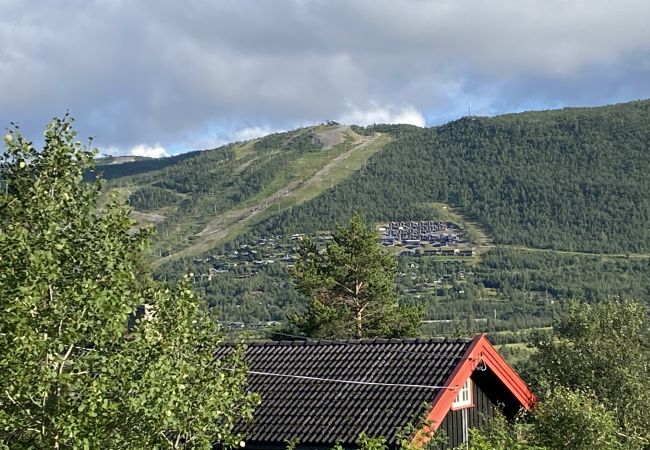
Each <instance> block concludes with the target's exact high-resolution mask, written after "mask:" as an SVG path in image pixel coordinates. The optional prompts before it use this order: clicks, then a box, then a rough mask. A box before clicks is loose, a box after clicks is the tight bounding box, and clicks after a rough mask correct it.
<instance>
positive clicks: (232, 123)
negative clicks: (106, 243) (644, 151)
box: [0, 0, 650, 157]
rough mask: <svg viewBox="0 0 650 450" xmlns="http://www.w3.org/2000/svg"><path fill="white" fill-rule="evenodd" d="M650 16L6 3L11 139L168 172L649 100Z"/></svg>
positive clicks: (318, 0) (303, 5) (533, 9)
mask: <svg viewBox="0 0 650 450" xmlns="http://www.w3.org/2000/svg"><path fill="white" fill-rule="evenodd" d="M649 23H650V1H648V0H616V1H611V0H567V1H565V0H490V1H486V0H183V1H178V0H173V1H172V0H137V1H133V0H0V124H2V126H3V128H4V127H7V126H9V123H10V122H12V121H13V122H18V123H19V124H20V126H21V130H22V132H23V134H24V135H26V136H27V137H29V138H30V139H33V140H34V141H35V142H38V141H39V139H41V140H42V131H43V130H44V128H45V125H46V124H47V122H48V121H49V120H50V119H51V118H52V117H54V116H61V115H63V114H65V112H66V111H70V113H71V114H72V115H73V116H74V117H75V118H76V122H75V126H76V128H77V130H78V132H79V135H80V136H92V137H93V138H94V145H96V146H97V147H98V148H99V150H100V151H101V152H102V153H104V154H113V155H144V156H153V157H159V156H165V155H172V154H178V153H182V152H186V151H189V150H198V149H207V148H214V147H216V146H219V145H222V144H224V143H227V142H232V141H240V140H246V139H252V138H255V137H258V136H261V135H264V134H268V133H270V132H275V131H281V130H289V129H293V128H296V127H300V126H306V125H311V124H316V123H321V122H324V121H327V120H336V121H339V122H342V123H356V124H360V125H367V124H372V123H410V124H414V125H418V126H434V125H439V124H443V123H446V122H448V121H451V120H455V119H457V118H459V117H462V116H464V115H467V114H468V112H469V111H470V108H471V113H472V114H473V115H485V116H493V115H497V114H503V113H508V112H518V111H525V110H539V109H551V108H561V107H565V106H594V105H603V104H610V103H618V102H624V101H629V100H636V99H643V98H649V97H650V25H649Z"/></svg>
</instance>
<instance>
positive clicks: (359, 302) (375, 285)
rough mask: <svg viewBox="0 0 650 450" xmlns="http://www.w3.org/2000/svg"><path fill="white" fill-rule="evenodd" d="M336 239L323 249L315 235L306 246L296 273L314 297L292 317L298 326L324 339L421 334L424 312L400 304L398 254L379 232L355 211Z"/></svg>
mask: <svg viewBox="0 0 650 450" xmlns="http://www.w3.org/2000/svg"><path fill="white" fill-rule="evenodd" d="M333 237H334V239H333V241H332V243H331V244H329V245H328V246H327V249H326V250H325V251H323V252H321V251H319V249H318V248H317V247H316V245H315V244H314V243H313V242H312V241H311V240H309V239H306V240H304V241H303V243H302V244H301V248H300V255H299V256H300V260H299V262H298V263H297V264H296V268H295V270H294V276H295V279H296V287H297V289H298V290H299V291H300V292H301V293H303V294H304V295H306V296H308V298H309V299H310V301H309V305H308V307H307V311H306V312H305V313H304V314H300V315H295V316H293V317H291V318H290V322H291V323H292V324H293V326H294V327H295V329H296V330H297V331H299V332H301V333H303V334H306V335H307V336H310V337H318V338H355V339H362V338H372V337H402V336H413V335H415V334H416V333H417V330H418V327H419V323H420V316H421V312H420V310H419V309H418V308H413V307H405V306H400V305H399V302H398V300H397V295H396V294H395V276H396V263H395V258H394V257H393V256H392V255H390V254H389V253H387V252H385V251H384V250H383V249H382V248H381V246H380V244H379V241H378V237H377V233H376V232H375V231H374V230H373V229H372V228H369V227H368V226H366V224H365V223H364V222H363V220H362V219H361V217H360V216H358V215H355V216H354V217H353V218H352V220H351V221H350V223H349V225H348V226H347V227H343V226H337V228H336V232H335V233H334V236H333Z"/></svg>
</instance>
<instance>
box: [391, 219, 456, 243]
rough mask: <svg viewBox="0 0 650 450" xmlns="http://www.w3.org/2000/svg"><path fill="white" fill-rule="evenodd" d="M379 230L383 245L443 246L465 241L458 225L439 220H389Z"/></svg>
mask: <svg viewBox="0 0 650 450" xmlns="http://www.w3.org/2000/svg"><path fill="white" fill-rule="evenodd" d="M378 230H379V233H380V235H381V238H380V239H381V243H382V244H383V245H413V246H420V245H424V244H429V245H432V246H434V247H442V246H445V245H453V244H460V243H461V242H463V240H462V237H463V232H462V230H461V229H460V227H459V226H458V225H456V224H455V223H452V222H442V221H439V220H422V221H412V220H409V221H401V222H389V223H387V224H386V225H383V226H380V227H379V228H378Z"/></svg>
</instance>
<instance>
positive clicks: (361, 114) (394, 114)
mask: <svg viewBox="0 0 650 450" xmlns="http://www.w3.org/2000/svg"><path fill="white" fill-rule="evenodd" d="M339 122H343V123H348V124H356V125H372V124H375V123H402V124H409V125H416V126H418V127H425V126H426V124H427V121H426V119H425V118H424V115H422V113H421V112H420V111H418V110H417V109H415V108H414V107H413V106H410V105H406V106H401V107H393V106H379V105H378V104H376V103H374V102H373V103H371V104H370V105H369V107H368V108H366V109H360V108H356V107H351V108H350V110H349V111H348V112H346V113H345V114H343V115H342V116H341V117H340V118H339Z"/></svg>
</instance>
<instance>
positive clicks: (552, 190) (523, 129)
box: [256, 101, 650, 253]
mask: <svg viewBox="0 0 650 450" xmlns="http://www.w3.org/2000/svg"><path fill="white" fill-rule="evenodd" d="M398 131H399V129H398ZM649 143H650V101H640V102H633V103H628V104H623V105H615V106H608V107H602V108H585V109H565V110H560V111H546V112H532V113H523V114H514V115H507V116H501V117H496V118H478V117H471V118H463V119H461V120H458V121H455V122H452V123H449V124H447V125H444V126H441V127H435V128H429V129H426V130H410V131H409V132H405V133H402V135H401V136H398V137H396V139H395V140H394V141H393V142H392V143H391V144H389V145H387V146H386V148H385V149H384V150H383V151H382V152H381V153H380V154H378V155H377V156H376V157H375V158H373V159H372V161H371V163H369V164H368V167H367V169H366V170H365V171H364V172H363V173H359V174H357V175H356V176H355V177H354V178H351V179H349V180H347V181H346V182H345V183H342V184H340V185H339V186H337V187H336V189H334V190H330V191H328V192H326V193H325V194H324V195H322V196H320V197H318V198H316V199H314V200H312V201H311V202H308V203H306V204H305V205H303V206H301V207H300V208H294V209H293V210H292V211H287V212H285V213H283V214H281V215H278V216H276V217H273V218H270V219H268V220H267V221H265V222H262V223H260V224H259V225H258V226H257V227H256V232H257V233H259V234H260V235H264V234H267V233H285V234H286V233H293V232H298V231H302V232H305V231H307V232H309V231H311V230H317V229H322V228H323V227H329V226H331V225H332V224H333V223H334V222H336V221H339V222H341V221H344V220H346V218H347V217H349V215H350V214H351V213H352V212H353V211H360V212H362V213H364V214H365V215H366V217H367V218H368V219H370V220H375V221H379V220H416V219H426V218H429V217H430V216H431V212H430V211H429V208H428V205H429V204H430V203H431V202H443V203H447V204H449V205H451V206H453V207H456V208H458V209H459V210H460V211H462V212H463V213H464V214H465V215H466V216H467V217H468V218H471V219H473V220H475V221H477V222H479V223H480V224H481V225H482V226H483V227H484V228H485V230H486V231H487V233H488V234H489V235H490V236H492V237H493V239H494V240H495V242H496V243H503V244H506V243H507V244H519V245H523V246H530V247H536V248H549V249H561V250H568V251H584V252H593V253H623V252H644V253H647V252H650V226H648V223H649V219H650V177H649V172H650V152H649V151H648V144H649ZM325 211H326V213H324V212H325Z"/></svg>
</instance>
